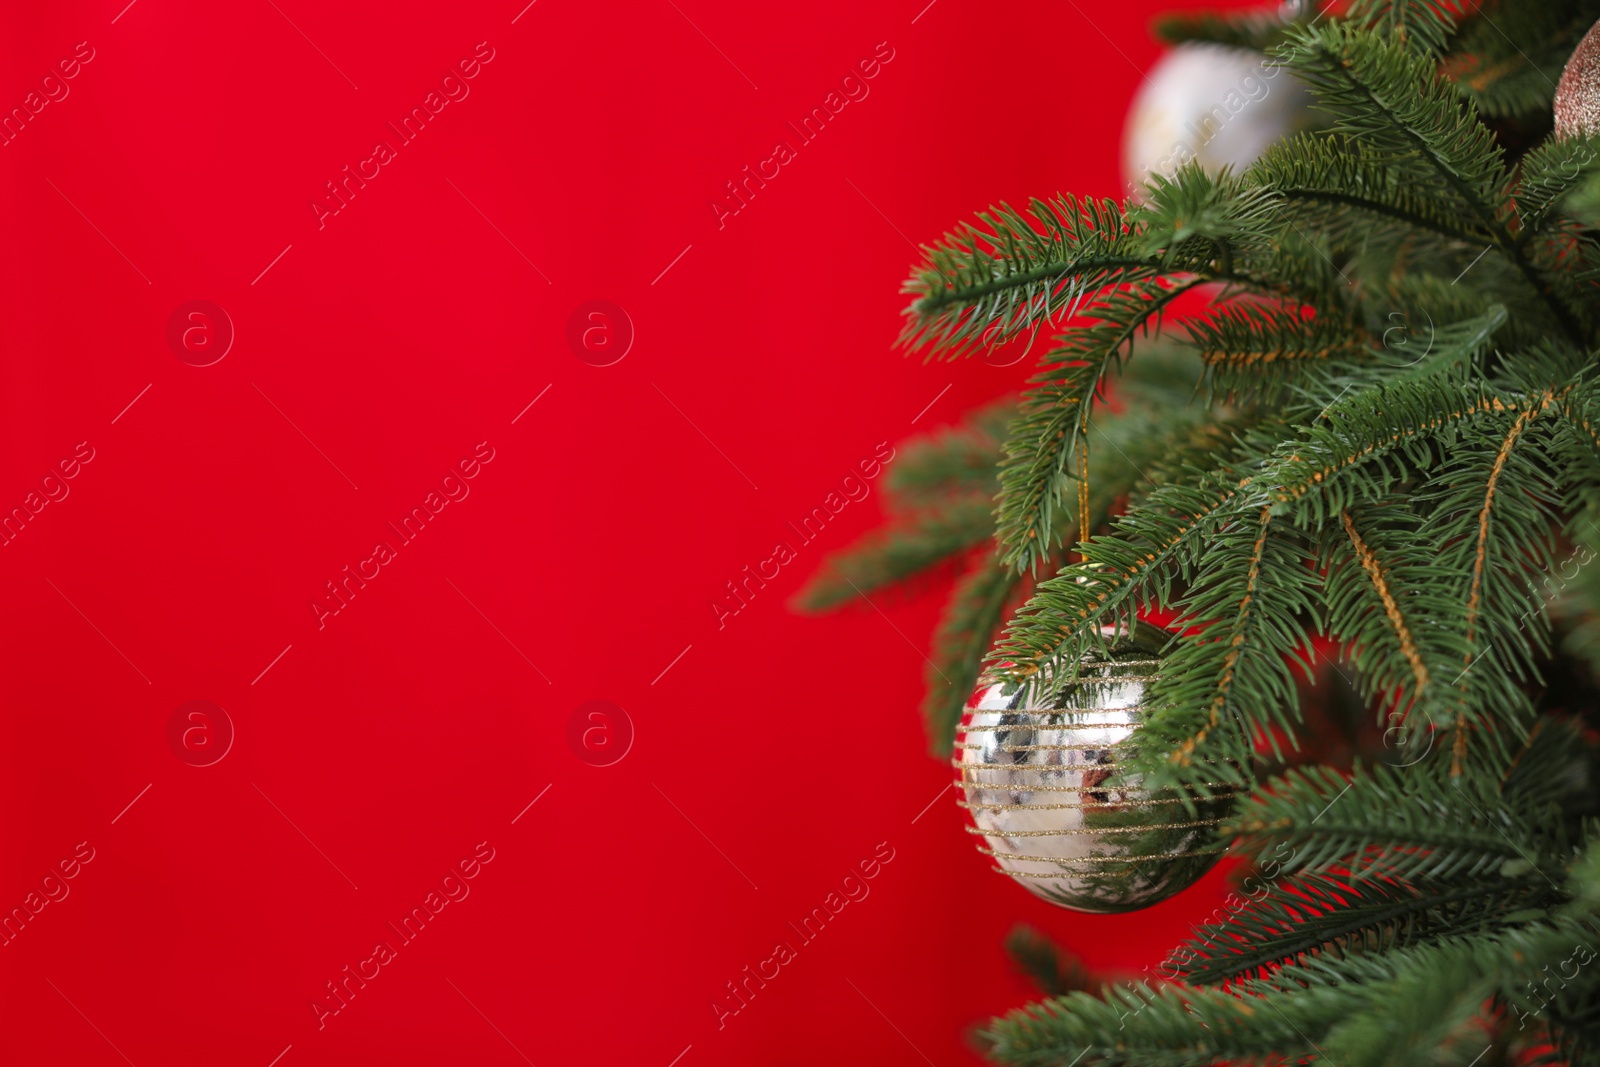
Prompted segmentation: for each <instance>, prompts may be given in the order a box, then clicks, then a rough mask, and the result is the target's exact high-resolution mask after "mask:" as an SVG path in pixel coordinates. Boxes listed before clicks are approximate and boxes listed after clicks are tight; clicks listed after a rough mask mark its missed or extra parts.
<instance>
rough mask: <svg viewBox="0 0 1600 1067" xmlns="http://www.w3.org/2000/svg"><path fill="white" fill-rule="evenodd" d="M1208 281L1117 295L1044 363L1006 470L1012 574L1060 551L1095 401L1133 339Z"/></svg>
mask: <svg viewBox="0 0 1600 1067" xmlns="http://www.w3.org/2000/svg"><path fill="white" fill-rule="evenodd" d="M1201 281H1202V280H1201V279H1198V278H1196V279H1193V280H1190V281H1188V282H1183V283H1169V282H1168V281H1167V280H1166V279H1164V278H1155V279H1151V280H1149V281H1146V282H1143V283H1140V284H1137V285H1135V286H1133V287H1132V288H1131V289H1129V290H1127V291H1117V292H1114V293H1112V294H1110V295H1109V296H1108V297H1107V298H1106V300H1105V301H1104V302H1103V303H1102V304H1099V305H1097V306H1096V307H1094V308H1092V309H1091V310H1090V313H1091V314H1093V315H1094V316H1096V317H1097V319H1098V321H1097V322H1095V323H1094V325H1092V326H1087V327H1084V328H1080V329H1078V330H1075V331H1073V332H1072V333H1070V334H1068V335H1067V336H1066V337H1064V338H1062V342H1063V343H1062V346H1061V347H1060V348H1058V349H1056V350H1055V351H1053V352H1051V353H1050V354H1049V355H1048V356H1046V357H1045V360H1046V362H1048V363H1050V364H1053V365H1054V367H1053V368H1052V369H1050V370H1047V371H1046V372H1044V374H1042V375H1041V376H1040V377H1041V378H1043V379H1044V384H1042V385H1041V386H1040V387H1038V388H1036V389H1034V390H1032V391H1030V392H1029V393H1027V394H1025V395H1024V397H1023V403H1022V408H1021V410H1020V411H1019V412H1018V414H1017V418H1016V420H1015V421H1014V422H1013V423H1012V424H1011V428H1010V431H1009V433H1008V434H1007V441H1006V446H1005V459H1004V461H1003V463H1002V465H1001V469H1000V486H1001V489H1000V501H999V505H998V513H999V534H1000V543H1001V545H1002V546H1003V548H1004V559H1005V562H1006V564H1007V565H1008V566H1011V567H1014V568H1016V569H1018V570H1022V571H1031V570H1033V569H1034V568H1035V567H1037V566H1038V565H1039V564H1040V563H1041V562H1043V561H1044V559H1046V558H1047V557H1048V555H1049V554H1050V553H1051V552H1052V551H1053V550H1054V549H1055V548H1056V547H1058V546H1057V544H1056V543H1055V541H1054V540H1053V536H1052V535H1053V534H1054V533H1055V531H1057V530H1058V529H1059V528H1060V527H1061V520H1060V514H1059V509H1060V507H1061V504H1062V499H1063V496H1064V494H1065V490H1066V486H1067V483H1068V482H1069V481H1070V480H1072V476H1071V475H1070V474H1069V472H1068V470H1067V464H1068V461H1069V460H1070V458H1071V457H1072V456H1073V455H1074V454H1075V453H1076V452H1077V451H1078V449H1079V447H1080V446H1081V444H1082V442H1083V440H1084V438H1085V437H1086V436H1087V434H1088V432H1089V426H1090V417H1091V406H1092V404H1093V402H1094V398H1095V396H1096V395H1097V394H1099V393H1100V392H1101V391H1102V390H1103V388H1104V386H1105V381H1106V378H1107V376H1108V374H1110V373H1111V371H1113V370H1114V369H1119V368H1120V367H1121V365H1122V361H1123V359H1124V358H1125V357H1126V356H1128V355H1131V349H1132V345H1133V342H1134V339H1135V338H1136V337H1138V336H1139V335H1140V334H1148V333H1149V331H1150V330H1151V328H1152V327H1151V320H1152V319H1157V318H1159V316H1160V315H1161V313H1162V311H1164V310H1165V309H1166V308H1167V307H1168V306H1170V305H1171V304H1172V302H1173V301H1175V300H1177V299H1178V298H1179V297H1181V296H1182V295H1183V294H1184V293H1186V292H1189V291H1190V290H1192V289H1194V288H1195V287H1196V286H1198V285H1200V284H1201ZM1036 380H1037V379H1036ZM1080 476H1081V475H1080ZM1091 488H1092V486H1091Z"/></svg>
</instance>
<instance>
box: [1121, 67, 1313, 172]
mask: <svg viewBox="0 0 1600 1067" xmlns="http://www.w3.org/2000/svg"><path fill="white" fill-rule="evenodd" d="M1308 102H1309V94H1308V93H1307V92H1306V89H1305V86H1304V85H1303V84H1302V83H1301V82H1300V81H1299V80H1298V79H1297V78H1296V77H1295V76H1294V75H1293V74H1291V73H1290V72H1289V71H1288V70H1286V69H1284V68H1283V67H1279V66H1275V65H1274V64H1273V63H1272V62H1271V61H1270V60H1268V59H1267V58H1266V57H1265V56H1264V55H1262V54H1261V53H1259V52H1252V51H1249V50H1246V49H1242V48H1230V47H1225V46H1223V45H1215V44H1192V43H1191V44H1181V45H1178V46H1177V47H1176V48H1174V49H1172V50H1171V51H1170V52H1168V53H1167V54H1166V55H1165V56H1163V57H1162V58H1161V59H1160V60H1159V61H1158V62H1157V63H1156V65H1155V66H1154V67H1152V68H1151V69H1150V72H1149V74H1148V75H1147V76H1146V77H1145V81H1144V85H1143V86H1141V87H1140V89H1139V93H1138V95H1137V96H1135V97H1134V100H1133V106H1132V107H1131V108H1130V109H1129V111H1128V123H1127V126H1126V128H1125V129H1124V131H1123V137H1122V173H1123V177H1124V179H1126V181H1127V182H1128V185H1129V189H1130V191H1132V192H1135V193H1136V192H1137V190H1138V189H1139V188H1141V187H1142V186H1143V185H1144V184H1145V182H1146V181H1147V180H1148V179H1149V178H1150V176H1151V175H1153V174H1162V175H1165V176H1166V177H1169V178H1170V177H1171V176H1172V175H1173V174H1174V173H1176V172H1177V170H1178V168H1179V167H1181V166H1183V165H1184V164H1185V163H1187V162H1189V161H1190V160H1192V159H1198V160H1199V161H1200V165H1201V166H1202V167H1204V168H1205V169H1206V170H1207V171H1209V172H1211V173H1216V172H1217V171H1220V170H1221V169H1222V168H1223V167H1232V168H1233V170H1234V171H1236V172H1237V171H1239V170H1242V169H1244V168H1245V167H1247V166H1249V165H1250V164H1251V163H1253V162H1255V161H1256V160H1257V159H1258V158H1260V156H1261V154H1262V153H1263V152H1265V151H1266V150H1267V148H1268V147H1269V146H1270V145H1272V144H1273V142H1275V141H1277V140H1279V139H1280V138H1283V137H1285V136H1288V135H1289V134H1291V133H1294V132H1296V131H1298V130H1300V129H1301V128H1303V127H1304V126H1305V125H1306V120H1307V114H1308V113H1307V104H1308Z"/></svg>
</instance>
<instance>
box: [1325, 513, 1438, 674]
mask: <svg viewBox="0 0 1600 1067" xmlns="http://www.w3.org/2000/svg"><path fill="white" fill-rule="evenodd" d="M1339 518H1340V519H1342V520H1343V521H1344V532H1345V533H1346V534H1348V535H1349V536H1350V543H1351V544H1352V545H1354V546H1355V550H1356V559H1358V560H1360V561H1361V569H1362V570H1364V571H1366V572H1367V577H1368V578H1370V579H1372V586H1373V588H1374V589H1376V590H1377V591H1378V598H1379V599H1380V600H1382V601H1383V610H1384V613H1385V614H1386V615H1388V616H1389V625H1391V626H1393V627H1394V633H1395V637H1396V638H1398V639H1399V641H1400V654H1401V655H1402V656H1404V657H1405V660H1406V662H1407V663H1409V664H1410V665H1411V673H1412V675H1413V676H1414V677H1415V678H1416V680H1417V691H1416V696H1417V697H1421V696H1422V691H1423V690H1424V689H1426V688H1427V687H1428V681H1429V676H1428V667H1427V665H1426V664H1425V663H1423V662H1422V657H1421V656H1420V655H1419V654H1418V653H1417V643H1416V641H1415V640H1413V638H1412V636H1411V628H1410V627H1409V626H1407V625H1406V620H1405V616H1404V615H1402V614H1401V612H1400V605H1399V604H1398V603H1396V602H1395V599H1394V592H1393V590H1391V589H1390V588H1389V579H1388V577H1387V576H1386V575H1385V574H1384V572H1383V565H1382V564H1380V563H1379V562H1378V556H1377V554H1376V553H1375V552H1373V551H1372V549H1371V547H1369V546H1368V545H1367V543H1366V542H1365V541H1364V540H1362V538H1361V534H1360V532H1359V531H1358V530H1357V529H1356V524H1355V521H1354V520H1353V519H1351V518H1350V512H1349V511H1348V510H1346V511H1341V512H1340V513H1339Z"/></svg>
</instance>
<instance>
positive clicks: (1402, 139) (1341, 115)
mask: <svg viewBox="0 0 1600 1067" xmlns="http://www.w3.org/2000/svg"><path fill="white" fill-rule="evenodd" d="M1283 55H1284V58H1285V60H1286V61H1287V62H1288V63H1289V64H1290V65H1291V66H1292V67H1293V68H1294V69H1295V70H1296V71H1297V72H1298V73H1300V74H1301V75H1302V76H1303V77H1304V78H1305V79H1306V80H1307V81H1308V82H1309V83H1310V84H1311V87H1312V90H1313V92H1314V93H1316V94H1317V95H1318V96H1319V97H1320V98H1321V100H1322V101H1323V103H1324V104H1325V105H1326V106H1328V107H1329V108H1330V109H1332V110H1333V111H1334V113H1335V115H1336V121H1335V124H1334V127H1333V130H1334V132H1335V133H1342V134H1347V135H1350V136H1352V137H1356V138H1360V139H1362V140H1364V141H1366V142H1367V143H1368V144H1370V145H1371V146H1372V147H1373V148H1374V149H1376V150H1377V151H1379V152H1381V153H1383V154H1385V155H1387V156H1388V157H1389V158H1390V159H1391V161H1392V162H1394V163H1401V162H1405V161H1410V160H1416V161H1419V162H1421V163H1423V164H1425V165H1426V166H1427V168H1428V169H1430V170H1431V171H1432V172H1433V175H1434V178H1435V183H1436V184H1435V186H1434V189H1435V191H1436V192H1437V193H1438V194H1440V195H1442V196H1443V197H1445V198H1447V200H1448V201H1450V202H1453V203H1454V205H1455V207H1456V208H1457V209H1458V210H1459V211H1461V212H1462V213H1463V214H1465V215H1466V216H1467V217H1469V218H1471V219H1472V220H1473V222H1474V224H1475V225H1476V226H1477V227H1479V228H1481V229H1482V230H1483V232H1484V233H1485V234H1487V235H1488V236H1489V238H1490V241H1491V243H1492V244H1493V246H1494V247H1495V248H1496V249H1498V251H1499V252H1500V254H1501V255H1503V256H1504V257H1506V259H1507V260H1508V262H1510V263H1511V264H1512V265H1513V266H1514V267H1515V268H1516V269H1517V270H1518V272H1519V273H1520V274H1521V275H1522V277H1523V278H1524V279H1525V280H1526V282H1527V283H1528V284H1529V285H1530V286H1532V287H1533V289H1534V290H1535V291H1536V292H1537V293H1538V294H1539V295H1540V297H1541V298H1542V299H1543V301H1544V302H1545V304H1546V306H1547V307H1548V308H1549V310H1550V313H1551V315H1552V316H1553V317H1554V318H1555V320H1556V322H1557V323H1558V324H1559V326H1560V327H1561V329H1562V330H1563V332H1565V333H1566V335H1567V336H1568V337H1569V338H1570V339H1571V340H1573V341H1574V342H1576V343H1578V344H1583V343H1584V340H1585V338H1586V336H1587V334H1586V331H1585V330H1584V328H1583V327H1582V326H1580V324H1579V321H1578V319H1577V317H1576V316H1575V314H1574V312H1573V309H1572V308H1571V307H1569V306H1568V304H1567V303H1566V302H1565V301H1563V300H1562V299H1561V298H1560V297H1559V296H1558V295H1557V294H1556V293H1555V291H1554V289H1553V287H1552V285H1551V284H1550V281H1549V279H1548V278H1547V277H1546V276H1545V273H1544V272H1542V271H1541V270H1540V269H1539V268H1538V267H1537V266H1536V265H1535V264H1534V263H1533V262H1532V261H1531V260H1530V259H1529V257H1528V256H1527V255H1526V250H1525V248H1524V246H1523V244H1522V243H1521V242H1520V241H1518V240H1517V239H1516V238H1515V236H1513V234H1512V233H1511V231H1510V229H1509V228H1508V226H1507V224H1506V222H1505V220H1504V218H1503V205H1504V204H1505V202H1506V195H1505V194H1506V191H1507V189H1508V187H1509V181H1510V177H1509V174H1508V172H1507V171H1506V169H1505V165H1504V163H1503V161H1502V153H1501V150H1500V148H1499V146H1498V145H1497V144H1496V143H1495V140H1494V137H1493V135H1492V134H1491V133H1490V132H1489V130H1488V128H1487V127H1485V126H1484V125H1483V124H1482V123H1481V122H1480V121H1479V120H1478V117H1477V114H1476V112H1475V111H1474V109H1473V108H1472V106H1471V105H1470V104H1465V106H1463V105H1464V101H1463V99H1462V97H1461V96H1460V94H1459V93H1457V92H1456V91H1455V90H1454V87H1453V86H1452V85H1451V83H1449V82H1444V81H1440V80H1439V79H1438V78H1437V77H1436V76H1435V73H1434V69H1433V64H1432V63H1431V61H1430V60H1429V59H1428V58H1427V57H1426V56H1425V55H1412V54H1409V53H1408V52H1407V51H1406V50H1405V49H1404V47H1403V46H1401V45H1399V44H1396V43H1393V42H1388V41H1384V40H1382V39H1380V38H1376V37H1373V36H1371V35H1367V34H1363V33H1361V32H1360V30H1359V29H1357V28H1356V27H1354V26H1352V25H1350V24H1348V23H1344V22H1338V21H1334V22H1329V23H1326V24H1324V25H1322V26H1320V27H1317V28H1314V29H1311V28H1305V29H1297V30H1295V31H1293V32H1292V33H1291V34H1290V43H1289V44H1288V45H1286V46H1285V49H1284V51H1283Z"/></svg>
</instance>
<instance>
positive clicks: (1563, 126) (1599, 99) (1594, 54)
mask: <svg viewBox="0 0 1600 1067" xmlns="http://www.w3.org/2000/svg"><path fill="white" fill-rule="evenodd" d="M1555 113H1556V136H1557V137H1581V136H1584V135H1586V134H1596V133H1600V22H1596V23H1595V24H1594V25H1593V26H1590V27H1589V32H1588V33H1586V34H1584V35H1583V40H1581V41H1579V42H1578V47H1577V48H1576V49H1574V50H1573V53H1572V58H1571V59H1569V60H1567V69H1566V70H1563V71H1562V72H1561V82H1560V84H1558V85H1557V86H1556V101H1555Z"/></svg>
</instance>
